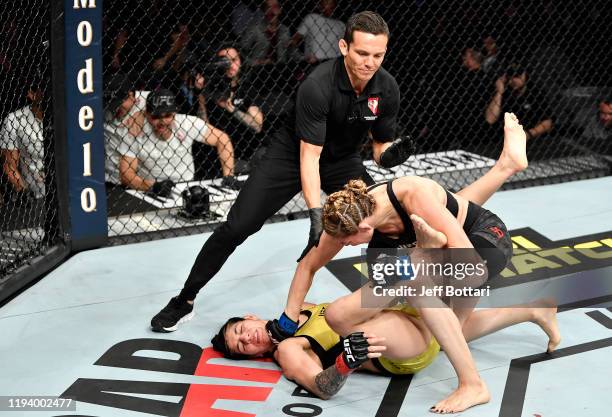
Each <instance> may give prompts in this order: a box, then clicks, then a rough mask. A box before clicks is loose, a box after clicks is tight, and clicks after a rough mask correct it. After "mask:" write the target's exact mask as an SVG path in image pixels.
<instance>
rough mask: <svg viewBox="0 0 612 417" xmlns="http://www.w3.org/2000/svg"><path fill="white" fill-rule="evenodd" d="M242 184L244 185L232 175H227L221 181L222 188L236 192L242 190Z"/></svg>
mask: <svg viewBox="0 0 612 417" xmlns="http://www.w3.org/2000/svg"><path fill="white" fill-rule="evenodd" d="M242 184H244V182H243V181H240V180H239V179H238V178H236V177H234V176H233V175H228V176H226V177H223V179H222V180H221V186H222V187H227V188H230V189H232V190H236V191H238V190H240V188H242Z"/></svg>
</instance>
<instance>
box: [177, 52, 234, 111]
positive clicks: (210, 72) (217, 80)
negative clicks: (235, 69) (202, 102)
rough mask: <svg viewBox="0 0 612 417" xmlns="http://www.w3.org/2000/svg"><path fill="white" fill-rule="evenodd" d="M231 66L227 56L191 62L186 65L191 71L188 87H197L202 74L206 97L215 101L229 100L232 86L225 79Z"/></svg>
mask: <svg viewBox="0 0 612 417" xmlns="http://www.w3.org/2000/svg"><path fill="white" fill-rule="evenodd" d="M231 64H232V62H231V61H230V59H229V58H227V57H225V56H223V57H215V58H214V59H212V60H210V61H204V62H197V61H195V60H189V61H188V62H187V63H186V65H187V68H188V71H189V72H188V79H187V85H190V86H193V85H195V79H196V77H197V76H198V74H201V75H202V76H203V77H204V79H205V84H204V95H205V96H206V97H207V98H210V99H213V100H217V99H222V98H227V97H229V94H230V84H229V82H228V80H226V79H225V73H226V71H227V70H228V69H229V67H230V66H231Z"/></svg>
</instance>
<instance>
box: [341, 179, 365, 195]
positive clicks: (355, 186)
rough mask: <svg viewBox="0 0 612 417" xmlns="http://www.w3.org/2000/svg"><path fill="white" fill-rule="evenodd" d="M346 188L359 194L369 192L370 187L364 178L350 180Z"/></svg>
mask: <svg viewBox="0 0 612 417" xmlns="http://www.w3.org/2000/svg"><path fill="white" fill-rule="evenodd" d="M344 189H345V190H346V191H350V192H351V193H353V194H357V195H360V194H366V193H367V192H368V187H367V186H366V183H365V182H363V180H350V181H349V182H348V184H346V185H345V186H344Z"/></svg>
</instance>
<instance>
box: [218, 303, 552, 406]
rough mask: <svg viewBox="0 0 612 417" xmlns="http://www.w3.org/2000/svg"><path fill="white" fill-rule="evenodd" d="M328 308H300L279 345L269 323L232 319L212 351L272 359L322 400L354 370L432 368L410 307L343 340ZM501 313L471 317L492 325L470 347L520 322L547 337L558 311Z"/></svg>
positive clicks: (434, 350) (426, 336)
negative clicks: (531, 324)
mask: <svg viewBox="0 0 612 417" xmlns="http://www.w3.org/2000/svg"><path fill="white" fill-rule="evenodd" d="M327 305H328V304H318V305H315V304H306V305H304V306H303V309H302V311H301V314H300V320H299V328H298V330H297V332H296V333H295V336H294V337H290V338H288V339H285V340H283V341H282V342H280V343H279V344H278V345H276V344H275V343H274V342H273V340H272V339H271V338H270V336H269V334H268V332H267V331H266V324H267V323H268V321H267V320H262V319H259V318H258V317H255V316H245V317H243V318H241V317H233V318H231V319H229V320H228V321H227V322H226V323H225V324H224V325H223V326H222V327H221V329H220V330H219V333H218V334H217V335H215V337H214V338H213V339H212V344H213V347H214V348H215V349H216V350H217V351H219V352H221V353H223V354H224V356H225V357H227V358H231V359H248V358H253V357H263V356H272V357H273V358H274V360H275V361H276V362H277V363H278V364H279V366H280V367H281V369H282V371H283V374H284V375H285V377H286V378H288V379H290V380H293V381H295V382H296V383H298V384H300V385H301V386H303V387H305V388H306V389H308V390H309V391H310V392H312V393H313V394H315V395H317V396H318V397H320V398H323V399H328V398H330V397H331V396H333V395H334V394H336V393H337V392H338V391H339V390H340V388H342V386H343V385H344V383H345V381H346V379H347V378H348V375H349V374H350V373H351V372H353V371H355V370H365V371H369V372H373V373H379V374H385V375H406V374H413V373H416V372H418V371H420V370H422V369H424V368H425V367H427V366H428V365H429V364H430V363H432V362H433V360H434V359H435V357H436V356H437V354H438V352H439V350H440V346H439V345H438V343H437V341H436V340H435V338H434V337H433V336H432V335H431V333H430V331H429V329H428V328H427V327H426V326H425V325H424V323H423V321H422V320H421V319H420V318H419V316H418V314H417V313H416V311H415V310H414V309H413V308H411V307H408V306H404V305H398V306H396V307H392V308H388V309H385V310H383V311H381V312H379V313H378V314H376V315H375V316H374V317H372V318H371V319H369V320H368V321H366V322H364V323H362V324H361V325H360V326H359V328H360V330H362V332H357V333H352V334H350V335H348V336H347V337H346V338H341V337H340V336H339V335H338V334H336V333H334V331H333V330H332V329H331V328H330V327H329V326H328V325H327V322H326V321H325V317H324V315H325V308H326V307H327ZM503 310H504V309H489V310H479V311H477V312H475V313H474V314H475V315H477V316H480V317H477V318H476V319H478V320H479V321H483V322H487V323H492V324H491V326H488V325H487V326H478V327H479V328H480V329H481V331H479V332H475V333H473V334H470V335H469V337H468V338H469V340H468V341H470V340H474V339H476V338H478V337H481V336H484V335H486V334H488V333H491V332H492V331H495V330H500V329H501V328H503V327H507V326H509V325H512V324H517V323H519V322H524V321H532V322H534V323H536V324H538V325H540V327H542V328H543V329H544V330H545V331H547V330H549V328H550V327H551V326H552V325H553V324H554V323H556V319H555V316H556V308H541V306H540V307H539V308H538V307H535V306H533V307H530V306H525V307H523V308H519V309H516V308H515V310H514V313H513V316H514V317H513V320H508V319H507V317H508V312H506V311H503ZM496 317H497V318H496ZM553 322H554V323H553Z"/></svg>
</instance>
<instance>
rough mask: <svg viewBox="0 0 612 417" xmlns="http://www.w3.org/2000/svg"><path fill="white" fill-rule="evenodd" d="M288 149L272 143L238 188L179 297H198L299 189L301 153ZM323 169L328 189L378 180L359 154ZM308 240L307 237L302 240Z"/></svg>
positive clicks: (188, 298)
mask: <svg viewBox="0 0 612 417" xmlns="http://www.w3.org/2000/svg"><path fill="white" fill-rule="evenodd" d="M287 153H288V152H287V150H286V149H283V148H282V147H281V145H279V144H272V145H270V148H269V149H268V151H267V153H266V155H265V156H264V157H263V158H262V160H261V161H260V162H259V164H258V165H257V167H256V168H255V170H254V171H253V172H252V173H251V175H249V179H248V180H247V181H246V183H245V184H244V186H243V187H242V190H240V193H239V194H238V198H237V199H236V201H235V202H234V205H233V206H232V208H231V209H230V211H229V213H228V215H227V221H225V222H224V223H223V224H221V225H220V226H219V227H218V228H217V229H215V231H214V232H213V234H212V235H211V236H210V237H209V238H208V240H207V241H206V243H205V244H204V246H203V247H202V249H201V250H200V253H199V254H198V256H197V258H196V261H195V263H194V264H193V267H192V268H191V272H190V273H189V277H188V278H187V281H186V282H185V286H184V288H183V290H182V291H181V293H180V295H179V299H181V300H193V299H195V297H196V295H197V294H198V292H199V291H200V290H201V289H202V287H204V285H206V284H207V283H208V281H210V280H211V279H212V277H213V276H214V275H215V274H216V273H217V272H218V271H219V269H221V267H222V266H223V264H224V263H225V261H226V260H227V258H228V257H229V256H230V255H231V254H232V252H234V250H235V249H236V248H237V247H238V246H239V245H240V244H241V243H242V242H244V241H245V240H246V238H247V237H249V236H250V235H252V234H253V233H255V232H257V231H258V230H259V229H261V227H262V226H263V224H264V222H265V221H266V220H267V219H268V218H270V217H271V216H272V215H274V214H275V213H276V212H277V211H278V210H280V209H281V208H282V207H283V206H284V205H285V204H287V202H289V201H290V200H291V199H292V198H293V196H295V195H296V194H297V193H298V192H300V191H301V189H302V187H301V183H300V163H299V159H298V156H297V155H287ZM319 173H320V177H321V189H322V190H323V191H325V193H327V194H330V193H333V192H335V191H338V190H340V189H342V187H343V186H344V185H345V184H346V183H347V182H348V181H349V180H351V179H355V178H361V179H363V180H364V181H365V182H366V184H368V185H371V184H373V183H374V181H373V180H372V178H371V177H370V175H369V174H368V173H367V171H366V169H365V167H364V166H363V163H362V161H361V158H360V157H359V155H357V154H356V155H353V156H350V157H347V158H344V159H342V160H340V161H337V162H334V163H324V164H321V165H320V169H319ZM306 241H307V239H306V237H304V245H306Z"/></svg>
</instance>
